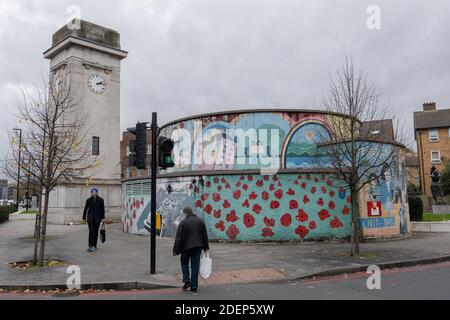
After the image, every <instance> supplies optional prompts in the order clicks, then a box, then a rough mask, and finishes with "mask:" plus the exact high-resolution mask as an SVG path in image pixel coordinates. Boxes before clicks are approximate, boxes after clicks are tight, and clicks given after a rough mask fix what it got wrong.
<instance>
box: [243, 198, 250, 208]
mask: <svg viewBox="0 0 450 320" xmlns="http://www.w3.org/2000/svg"><path fill="white" fill-rule="evenodd" d="M242 206H243V207H246V208H249V207H250V202H248V199H245V201H244V202H242Z"/></svg>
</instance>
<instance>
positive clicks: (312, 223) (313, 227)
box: [309, 221, 317, 230]
mask: <svg viewBox="0 0 450 320" xmlns="http://www.w3.org/2000/svg"><path fill="white" fill-rule="evenodd" d="M316 227H317V224H316V222H315V221H311V222H310V223H309V228H310V229H311V230H312V229H315V228H316Z"/></svg>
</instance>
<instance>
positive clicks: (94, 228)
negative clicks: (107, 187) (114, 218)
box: [83, 188, 105, 252]
mask: <svg viewBox="0 0 450 320" xmlns="http://www.w3.org/2000/svg"><path fill="white" fill-rule="evenodd" d="M103 219H105V202H104V201H103V199H102V198H100V197H99V196H98V190H97V189H96V188H94V189H92V190H91V197H90V198H89V199H87V200H86V205H85V206H84V211H83V220H84V221H87V223H88V226H89V247H88V249H87V251H89V252H92V251H96V250H97V239H98V229H99V228H100V224H101V222H102V220H103Z"/></svg>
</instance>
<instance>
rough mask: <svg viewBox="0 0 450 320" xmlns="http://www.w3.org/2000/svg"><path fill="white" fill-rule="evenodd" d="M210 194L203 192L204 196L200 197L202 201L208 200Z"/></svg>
mask: <svg viewBox="0 0 450 320" xmlns="http://www.w3.org/2000/svg"><path fill="white" fill-rule="evenodd" d="M208 196H209V194H207V193H204V194H202V196H201V197H200V199H202V201H206V200H208Z"/></svg>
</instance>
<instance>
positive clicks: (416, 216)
mask: <svg viewBox="0 0 450 320" xmlns="http://www.w3.org/2000/svg"><path fill="white" fill-rule="evenodd" d="M419 194H420V191H419V189H418V188H417V187H416V186H415V185H412V184H409V185H408V204H409V219H410V220H411V221H422V219H423V202H422V199H421V198H420V197H419Z"/></svg>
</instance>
